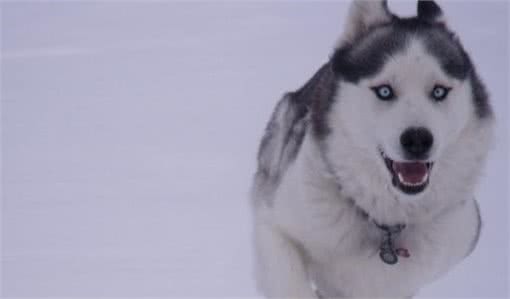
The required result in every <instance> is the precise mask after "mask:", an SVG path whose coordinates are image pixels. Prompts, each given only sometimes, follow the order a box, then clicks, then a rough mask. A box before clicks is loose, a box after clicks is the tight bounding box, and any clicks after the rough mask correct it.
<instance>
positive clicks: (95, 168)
mask: <svg viewBox="0 0 510 299" xmlns="http://www.w3.org/2000/svg"><path fill="white" fill-rule="evenodd" d="M441 3H443V9H444V10H445V12H446V14H447V16H448V17H449V21H450V24H451V26H452V27H453V28H454V29H455V30H456V31H457V32H458V33H459V35H460V37H461V40H462V41H463V42H464V45H465V47H466V48H467V49H468V51H469V53H470V54H471V56H472V58H473V60H474V61H475V63H476V65H477V67H478V70H479V73H480V74H481V77H482V78H483V79H484V81H485V82H486V84H487V86H488V89H489V91H490V93H491V100H492V103H493V105H494V108H495V111H496V116H497V118H498V127H497V132H496V141H495V144H494V147H493V150H492V152H491V156H490V161H489V164H488V167H487V169H486V170H485V171H484V173H485V175H484V177H483V179H482V181H481V184H480V186H479V188H478V190H479V191H478V194H477V197H478V199H479V202H480V205H481V209H482V213H483V218H484V227H483V233H482V236H481V240H480V243H479V246H478V248H477V249H476V251H475V252H474V253H473V254H472V255H471V256H470V257H469V258H468V259H466V260H465V261H464V262H463V263H462V264H461V265H460V266H458V267H456V268H455V269H454V270H453V271H451V272H450V273H449V275H447V276H446V277H444V278H443V279H441V280H440V281H438V282H437V283H435V284H433V285H431V286H429V287H427V288H425V289H424V290H423V292H422V293H421V296H443V297H451V296H475V297H496V296H499V297H506V296H507V294H508V287H507V281H508V270H507V269H508V268H507V266H508V235H509V230H508V220H507V219H508V203H507V202H508V199H509V196H508V195H509V194H508V192H507V190H508V189H507V182H508V119H507V114H506V113H507V111H508V104H507V102H508V100H509V97H508V88H507V85H508V84H507V82H508V59H509V56H508V50H509V49H508V34H509V32H508V3H506V2H501V1H500V2H493V1H479V2H458V1H455V2H441ZM1 5H2V6H1V8H2V15H1V33H2V60H1V63H2V65H1V74H2V88H1V97H2V159H3V161H2V162H3V165H2V175H3V177H2V183H3V184H2V237H3V238H2V241H3V243H2V265H1V266H2V283H3V294H4V295H5V296H22V295H23V296H50V297H54V296H65V297H71V296H74V297H77V296H90V297H94V296H120V297H125V296H144V297H148V296H165V297H169V296H175V297H184V296H214V297H225V296H235V297H252V296H256V291H255V288H254V283H253V279H252V275H251V274H252V273H251V271H252V270H251V263H252V257H251V246H250V213H249V204H248V202H249V201H248V189H249V185H250V180H251V176H252V174H253V172H254V170H255V153H256V149H257V146H258V142H259V139H260V137H261V135H262V131H263V128H264V126H265V123H266V121H267V120H268V118H269V114H270V112H271V111H272V109H273V106H274V105H275V103H276V102H277V100H278V99H279V97H280V96H281V94H283V93H284V92H285V91H289V90H293V89H296V88H298V87H299V86H300V85H301V84H302V83H304V82H305V81H306V80H307V79H308V78H309V77H310V76H311V75H312V74H313V73H314V72H315V70H316V69H317V68H318V67H319V66H321V64H322V63H323V62H325V61H326V60H327V59H328V56H329V55H330V54H331V53H332V49H333V46H334V43H335V41H336V39H337V38H338V37H339V34H340V33H341V31H342V25H343V23H344V21H345V14H346V11H347V5H348V3H347V2H300V3H296V2H250V3H246V2H244V3H241V2H202V3H199V2H193V3H189V2H188V3H185V2H170V1H168V2H151V3H148V2H143V3H142V2H113V1H112V2H107V1H99V2H85V1H83V2H82V1H80V2H72V3H70V2H67V3H66V2H47V1H44V2H21V1H19V2H14V1H12V2H2V4H1ZM390 7H392V8H394V9H395V10H396V11H398V12H400V13H404V14H409V13H413V12H414V11H415V3H414V2H395V1H390ZM461 229H462V227H459V230H461Z"/></svg>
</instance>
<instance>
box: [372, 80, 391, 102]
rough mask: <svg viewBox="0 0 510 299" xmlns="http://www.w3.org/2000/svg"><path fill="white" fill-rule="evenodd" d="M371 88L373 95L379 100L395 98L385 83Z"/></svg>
mask: <svg viewBox="0 0 510 299" xmlns="http://www.w3.org/2000/svg"><path fill="white" fill-rule="evenodd" d="M372 90H373V91H374V92H375V95H376V96H377V97H378V98H379V100H382V101H390V100H393V99H394V98H395V94H394V93H393V89H392V88H391V86H389V85H387V84H384V85H379V86H375V87H372Z"/></svg>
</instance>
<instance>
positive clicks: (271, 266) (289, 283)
mask: <svg viewBox="0 0 510 299" xmlns="http://www.w3.org/2000/svg"><path fill="white" fill-rule="evenodd" d="M255 244H256V245H255V247H256V248H255V251H256V276H257V284H258V288H259V290H260V291H262V293H263V294H264V295H265V296H266V297H269V298H317V296H316V295H315V293H314V291H313V290H312V288H311V285H310V282H309V279H308V277H307V273H306V268H305V264H304V259H303V256H302V254H301V252H300V250H299V248H298V247H297V246H296V244H295V243H294V242H292V240H290V239H289V238H288V237H286V236H285V235H284V234H283V233H281V232H280V231H279V230H277V229H276V228H274V227H272V226H271V225H269V224H266V223H259V224H257V225H256V227H255Z"/></svg>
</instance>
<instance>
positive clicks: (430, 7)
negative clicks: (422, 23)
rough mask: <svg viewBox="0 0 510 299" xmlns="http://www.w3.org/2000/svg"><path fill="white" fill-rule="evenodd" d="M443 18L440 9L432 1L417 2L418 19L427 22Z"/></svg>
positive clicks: (419, 0)
mask: <svg viewBox="0 0 510 299" xmlns="http://www.w3.org/2000/svg"><path fill="white" fill-rule="evenodd" d="M442 16H443V11H442V10H441V7H439V5H438V4H437V3H436V2H435V1H433V0H418V18H420V19H425V20H429V21H436V20H439V19H440V18H441V17H442Z"/></svg>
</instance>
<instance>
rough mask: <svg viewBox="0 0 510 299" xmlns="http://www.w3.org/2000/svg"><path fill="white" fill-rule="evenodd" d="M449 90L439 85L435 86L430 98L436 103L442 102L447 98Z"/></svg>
mask: <svg viewBox="0 0 510 299" xmlns="http://www.w3.org/2000/svg"><path fill="white" fill-rule="evenodd" d="M449 91H450V88H448V87H444V86H441V85H435V86H434V88H433V89H432V92H431V93H430V96H431V97H432V98H433V99H434V100H435V101H437V102H440V101H442V100H444V99H445V98H446V97H447V96H448V92H449Z"/></svg>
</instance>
